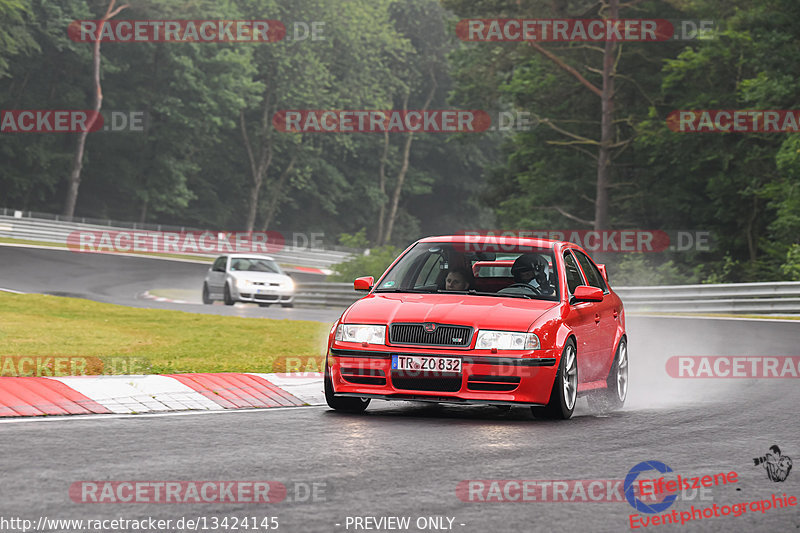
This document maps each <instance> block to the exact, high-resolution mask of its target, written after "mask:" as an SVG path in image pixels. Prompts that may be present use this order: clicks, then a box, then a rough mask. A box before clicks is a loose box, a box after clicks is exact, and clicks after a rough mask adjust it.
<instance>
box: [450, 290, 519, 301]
mask: <svg viewBox="0 0 800 533" xmlns="http://www.w3.org/2000/svg"><path fill="white" fill-rule="evenodd" d="M436 292H437V293H439V294H470V295H475V296H500V297H508V298H527V299H529V300H532V299H534V297H533V296H531V295H528V294H522V293H519V294H508V293H505V294H499V293H496V292H478V291H476V290H468V291H446V290H442V289H440V290H438V291H436Z"/></svg>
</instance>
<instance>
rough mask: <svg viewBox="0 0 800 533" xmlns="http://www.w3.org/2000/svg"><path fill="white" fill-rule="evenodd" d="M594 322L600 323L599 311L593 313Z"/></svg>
mask: <svg viewBox="0 0 800 533" xmlns="http://www.w3.org/2000/svg"><path fill="white" fill-rule="evenodd" d="M594 323H595V324H599V323H600V314H599V313H595V315H594Z"/></svg>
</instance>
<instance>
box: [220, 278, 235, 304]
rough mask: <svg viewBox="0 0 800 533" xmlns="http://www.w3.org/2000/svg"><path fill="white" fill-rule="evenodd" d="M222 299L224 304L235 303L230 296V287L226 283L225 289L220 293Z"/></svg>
mask: <svg viewBox="0 0 800 533" xmlns="http://www.w3.org/2000/svg"><path fill="white" fill-rule="evenodd" d="M222 301H224V302H225V305H233V304H234V303H236V302H234V301H233V297H231V288H230V286H229V285H228V284H227V283H226V284H225V291H224V292H223V294H222Z"/></svg>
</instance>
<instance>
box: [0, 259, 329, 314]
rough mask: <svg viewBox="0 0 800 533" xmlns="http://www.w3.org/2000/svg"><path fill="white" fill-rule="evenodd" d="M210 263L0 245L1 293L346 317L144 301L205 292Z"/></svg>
mask: <svg viewBox="0 0 800 533" xmlns="http://www.w3.org/2000/svg"><path fill="white" fill-rule="evenodd" d="M208 266H209V265H207V264H201V263H192V262H183V261H168V260H163V259H157V258H152V257H125V256H118V255H109V254H89V253H75V252H70V251H69V250H66V249H56V248H53V249H42V248H20V247H11V246H4V245H0V288H3V289H12V290H16V291H21V292H36V293H44V294H52V295H55V296H72V297H77V298H87V299H90V300H95V301H98V302H105V303H114V304H120V305H128V306H132V307H149V308H153V309H174V310H178V311H191V312H193V313H205V314H215V315H228V316H246V317H262V318H276V319H290V320H315V321H320V322H329V323H330V322H333V321H334V320H336V319H337V318H338V317H339V315H340V314H341V312H337V311H336V310H330V309H310V308H306V309H301V308H291V309H283V308H282V307H280V306H270V307H264V308H262V307H258V306H257V305H255V304H237V305H236V306H234V307H227V306H225V305H222V303H221V302H217V303H215V304H214V305H211V306H204V305H200V304H198V305H189V304H176V303H169V302H157V301H155V300H148V299H144V298H142V294H144V292H145V291H148V290H153V289H188V290H194V291H196V292H197V295H198V296H197V298H198V300H199V298H200V292H201V290H202V287H203V278H204V277H205V275H206V272H207V271H208ZM292 276H293V277H294V279H295V280H296V281H299V282H302V281H310V280H319V279H321V278H320V276H318V275H316V274H305V273H302V272H295V273H293V274H292Z"/></svg>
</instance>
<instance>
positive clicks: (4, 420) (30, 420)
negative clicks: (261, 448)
mask: <svg viewBox="0 0 800 533" xmlns="http://www.w3.org/2000/svg"><path fill="white" fill-rule="evenodd" d="M322 407H324V408H325V409H328V406H327V405H299V406H292V407H270V408H269V409H264V408H260V407H257V408H252V409H224V410H221V411H171V412H166V413H142V414H112V415H72V416H67V415H65V416H53V417H41V416H38V417H32V416H31V417H21V418H0V424H24V423H36V422H65V421H72V420H119V419H127V420H133V419H140V418H160V417H165V416H188V415H219V414H227V413H230V414H232V413H272V412H275V411H286V410H291V409H319V408H322Z"/></svg>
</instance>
